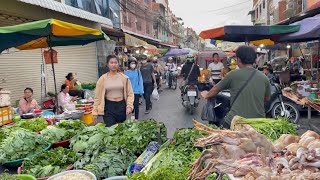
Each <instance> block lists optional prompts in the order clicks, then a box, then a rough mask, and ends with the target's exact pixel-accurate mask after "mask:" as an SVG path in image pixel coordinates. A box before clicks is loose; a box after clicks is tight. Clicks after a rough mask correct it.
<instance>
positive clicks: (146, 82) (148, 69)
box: [140, 55, 157, 114]
mask: <svg viewBox="0 0 320 180" xmlns="http://www.w3.org/2000/svg"><path fill="white" fill-rule="evenodd" d="M141 62H142V64H141V69H140V71H141V75H142V79H143V87H144V99H145V101H146V111H145V114H149V113H150V111H151V109H152V103H151V94H152V91H153V89H154V87H157V83H156V82H157V81H156V77H155V75H154V70H153V66H152V65H151V64H150V63H148V57H147V56H146V55H142V56H141ZM153 82H154V83H153Z"/></svg>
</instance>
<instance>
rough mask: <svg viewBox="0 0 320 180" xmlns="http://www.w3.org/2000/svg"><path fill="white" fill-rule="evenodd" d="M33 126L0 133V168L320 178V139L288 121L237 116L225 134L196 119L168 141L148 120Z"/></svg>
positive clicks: (137, 178)
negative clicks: (104, 123) (299, 129)
mask: <svg viewBox="0 0 320 180" xmlns="http://www.w3.org/2000/svg"><path fill="white" fill-rule="evenodd" d="M22 121H24V120H22ZM35 121H42V122H43V124H45V120H43V119H41V118H37V119H33V120H27V121H24V122H23V123H21V122H18V123H15V124H14V125H11V126H5V127H2V128H1V129H0V154H1V155H0V163H1V164H3V165H4V166H5V167H8V166H11V168H12V167H15V169H16V173H17V174H18V175H19V174H20V175H28V176H31V177H32V176H33V177H35V178H37V179H38V180H44V179H54V178H57V177H64V178H66V179H72V178H70V177H73V176H74V177H80V176H83V177H88V179H92V180H93V179H95V178H96V179H106V178H107V179H108V178H114V177H118V176H119V178H120V177H121V178H122V179H129V180H153V179H157V180H176V179H177V180H180V179H181V180H185V179H205V180H214V179H224V180H227V179H241V178H242V179H273V178H276V177H278V178H280V179H294V178H298V179H315V178H317V177H320V174H319V167H320V166H319V162H320V153H319V152H320V151H319V150H320V135H319V134H317V133H315V132H313V131H308V132H306V133H305V134H303V135H302V136H298V135H297V134H296V129H297V127H296V125H295V124H292V123H290V122H288V121H287V120H286V119H278V120H274V119H265V118H262V119H261V118H259V119H245V118H242V117H238V116H235V117H234V119H233V121H232V124H231V129H230V130H226V129H222V128H220V127H216V126H213V125H204V124H201V123H199V122H197V121H196V120H194V121H193V122H194V128H185V129H179V130H177V131H176V132H175V133H174V136H173V138H172V139H167V132H166V127H165V126H164V124H163V123H159V122H157V121H156V120H152V119H149V120H140V121H135V120H127V121H125V122H124V123H121V124H117V125H114V126H112V127H105V126H104V125H103V124H96V125H95V126H88V125H86V124H85V123H83V122H82V121H80V120H60V121H59V122H56V123H55V124H48V123H47V124H45V125H42V124H41V123H39V127H37V126H36V127H34V124H33V125H32V123H34V122H35ZM26 123H27V124H30V125H21V124H26ZM61 142H65V143H61ZM1 176H6V177H9V176H10V177H12V178H13V179H14V178H15V179H18V178H17V177H18V176H17V175H10V174H7V173H4V174H2V175H1ZM1 176H0V179H1V178H2V177H1ZM68 177H69V178H68ZM73 179H74V178H73Z"/></svg>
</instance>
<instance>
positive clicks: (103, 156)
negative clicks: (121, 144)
mask: <svg viewBox="0 0 320 180" xmlns="http://www.w3.org/2000/svg"><path fill="white" fill-rule="evenodd" d="M135 159H136V156H135V155H134V154H132V153H131V152H130V151H129V150H127V149H122V148H107V149H106V150H105V151H104V152H102V153H100V154H99V156H98V157H97V158H96V159H94V160H93V161H92V163H90V164H87V165H85V166H84V168H83V169H85V170H87V171H90V172H92V173H94V174H95V175H96V177H97V178H98V179H101V178H108V177H113V176H121V175H124V174H125V172H126V170H127V168H128V165H129V164H130V163H132V162H133V161H134V160H135Z"/></svg>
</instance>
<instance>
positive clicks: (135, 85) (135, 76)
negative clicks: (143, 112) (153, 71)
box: [124, 57, 144, 119]
mask: <svg viewBox="0 0 320 180" xmlns="http://www.w3.org/2000/svg"><path fill="white" fill-rule="evenodd" d="M137 65H138V62H137V59H136V58H134V57H130V58H129V60H128V66H129V67H128V68H129V69H128V70H127V71H125V72H124V73H125V75H127V76H128V77H129V79H130V81H131V85H132V89H133V93H134V102H133V106H134V116H135V119H139V98H140V95H142V94H143V93H144V90H143V79H142V75H141V72H140V70H138V69H137Z"/></svg>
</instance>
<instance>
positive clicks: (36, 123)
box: [14, 117, 48, 132]
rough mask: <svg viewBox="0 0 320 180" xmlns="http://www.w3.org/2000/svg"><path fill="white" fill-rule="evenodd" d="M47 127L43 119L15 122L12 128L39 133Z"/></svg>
mask: <svg viewBox="0 0 320 180" xmlns="http://www.w3.org/2000/svg"><path fill="white" fill-rule="evenodd" d="M47 126H48V122H47V121H46V119H44V118H43V117H38V118H34V119H30V120H23V121H19V122H17V123H16V124H15V125H14V127H21V128H24V129H28V130H30V131H33V132H40V131H42V130H43V129H45V128H46V127H47Z"/></svg>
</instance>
